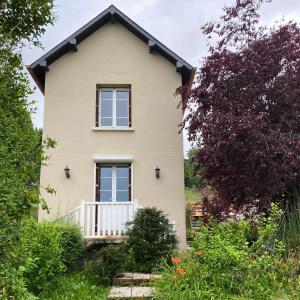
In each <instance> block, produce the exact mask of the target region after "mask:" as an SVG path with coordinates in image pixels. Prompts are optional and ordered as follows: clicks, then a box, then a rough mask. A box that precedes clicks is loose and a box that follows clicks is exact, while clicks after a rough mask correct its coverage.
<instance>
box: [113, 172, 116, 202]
mask: <svg viewBox="0 0 300 300" xmlns="http://www.w3.org/2000/svg"><path fill="white" fill-rule="evenodd" d="M116 173H117V172H116V167H115V166H114V167H112V197H113V202H116V201H117V192H116V188H117V179H116Z"/></svg>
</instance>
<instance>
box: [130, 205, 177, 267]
mask: <svg viewBox="0 0 300 300" xmlns="http://www.w3.org/2000/svg"><path fill="white" fill-rule="evenodd" d="M127 234H128V236H129V239H128V242H127V243H128V247H129V248H130V249H131V253H132V257H133V261H134V264H135V268H136V270H139V271H142V272H150V271H151V270H152V269H153V268H154V267H155V266H156V265H157V264H158V263H159V262H160V260H161V259H162V258H163V257H165V258H166V257H168V256H169V255H170V254H171V253H172V252H173V251H174V249H175V247H176V244H177V240H176V235H175V233H174V231H173V229H172V225H171V224H170V223H169V221H168V219H167V217H166V216H165V215H164V213H163V212H162V211H161V210H158V209H156V208H142V209H139V210H138V211H137V213H136V216H135V218H134V220H133V222H131V223H129V224H128V232H127Z"/></svg>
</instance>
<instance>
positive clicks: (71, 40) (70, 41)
mask: <svg viewBox="0 0 300 300" xmlns="http://www.w3.org/2000/svg"><path fill="white" fill-rule="evenodd" d="M116 21H117V22H119V23H121V24H122V25H124V26H125V27H126V28H127V29H128V30H129V31H131V32H132V33H133V34H135V35H136V36H137V37H139V38H140V39H141V40H143V41H144V42H145V43H147V44H148V46H149V52H150V53H152V52H153V51H156V52H158V53H159V54H161V55H162V56H164V57H165V58H166V59H167V60H169V61H170V62H171V63H173V64H174V65H175V66H176V71H177V72H179V73H181V75H182V83H183V84H188V83H189V82H190V81H191V79H192V78H191V77H192V76H194V69H193V67H192V66H191V65H190V64H189V63H187V62H186V61H185V60H183V59H182V58H181V57H179V56H178V55H176V54H175V53H174V52H173V51H171V50H170V49H169V48H167V47H166V46H165V45H163V44H162V43H161V42H160V41H158V40H157V39H156V38H154V37H153V36H152V35H151V34H149V33H148V32H147V31H145V30H144V29H143V28H141V27H140V26H139V25H137V24H136V23H135V22H133V21H132V20H131V19H130V18H128V17H127V16H126V15H125V14H123V13H122V12H121V11H120V10H118V9H117V8H116V7H115V6H114V5H111V6H109V7H108V8H107V9H106V10H104V11H103V12H102V13H100V14H99V15H98V16H97V17H95V18H94V19H92V20H91V21H90V22H88V23H87V24H86V25H84V26H83V27H81V28H80V29H78V30H77V31H76V32H74V33H73V34H72V35H70V36H69V37H68V38H66V39H65V40H64V41H62V42H61V43H60V44H58V45H57V46H56V47H54V48H53V49H51V50H50V51H49V52H47V53H46V54H44V55H43V56H42V57H40V58H39V59H38V60H36V61H35V62H34V63H32V64H31V65H30V66H28V67H27V69H28V71H29V73H30V74H31V76H32V78H33V79H34V81H35V82H36V84H37V85H38V87H39V88H40V90H41V91H42V92H43V93H44V88H45V72H47V71H48V70H49V69H48V66H49V65H50V64H51V63H53V62H54V61H56V60H57V59H59V58H60V57H61V56H63V55H64V54H65V53H67V52H68V51H71V50H72V51H77V45H78V44H80V43H81V42H82V41H83V40H84V39H86V38H87V37H88V36H89V35H91V34H92V33H93V32H95V31H96V30H98V29H99V28H100V27H101V26H103V25H104V24H106V23H108V22H116Z"/></svg>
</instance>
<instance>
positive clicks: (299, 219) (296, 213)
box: [279, 202, 300, 255]
mask: <svg viewBox="0 0 300 300" xmlns="http://www.w3.org/2000/svg"><path fill="white" fill-rule="evenodd" d="M279 238H280V239H281V240H282V241H283V242H284V244H285V246H286V252H287V253H289V252H290V251H292V252H294V253H297V252H299V250H300V205H299V203H296V202H292V203H289V204H287V205H286V208H285V211H284V214H283V215H282V218H281V222H280V227H279ZM299 255H300V254H299Z"/></svg>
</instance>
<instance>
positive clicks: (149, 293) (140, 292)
mask: <svg viewBox="0 0 300 300" xmlns="http://www.w3.org/2000/svg"><path fill="white" fill-rule="evenodd" d="M153 295H154V292H153V288H152V287H136V286H135V287H127V286H124V287H120V286H113V287H112V289H111V291H110V294H109V295H108V299H119V300H123V299H149V298H152V297H153Z"/></svg>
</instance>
